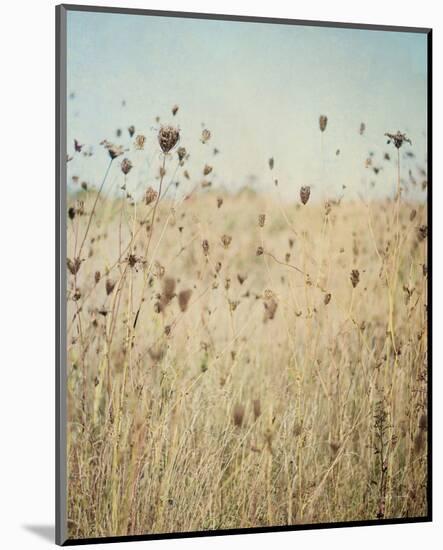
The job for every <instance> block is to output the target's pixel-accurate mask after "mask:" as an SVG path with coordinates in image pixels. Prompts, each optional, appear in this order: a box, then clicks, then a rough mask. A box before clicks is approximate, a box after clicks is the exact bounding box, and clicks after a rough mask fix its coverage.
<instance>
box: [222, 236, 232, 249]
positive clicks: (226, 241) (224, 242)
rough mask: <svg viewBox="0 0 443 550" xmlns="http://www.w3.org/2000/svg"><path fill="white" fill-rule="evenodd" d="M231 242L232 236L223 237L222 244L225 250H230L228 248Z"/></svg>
mask: <svg viewBox="0 0 443 550" xmlns="http://www.w3.org/2000/svg"><path fill="white" fill-rule="evenodd" d="M231 241H232V237H231V236H230V235H222V236H221V242H222V245H223V246H224V247H225V248H228V246H229V245H230V244H231Z"/></svg>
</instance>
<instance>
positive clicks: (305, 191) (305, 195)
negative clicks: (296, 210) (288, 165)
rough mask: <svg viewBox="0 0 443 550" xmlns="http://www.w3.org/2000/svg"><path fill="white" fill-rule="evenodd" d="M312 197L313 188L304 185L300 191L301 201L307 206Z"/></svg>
mask: <svg viewBox="0 0 443 550" xmlns="http://www.w3.org/2000/svg"><path fill="white" fill-rule="evenodd" d="M310 196H311V188H310V187H309V185H304V186H303V187H302V188H301V189H300V200H301V202H302V203H303V204H306V203H307V202H308V200H309V197H310Z"/></svg>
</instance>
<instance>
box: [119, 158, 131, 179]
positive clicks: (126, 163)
mask: <svg viewBox="0 0 443 550" xmlns="http://www.w3.org/2000/svg"><path fill="white" fill-rule="evenodd" d="M121 169H122V172H123V174H124V175H125V176H127V175H128V174H129V172H130V171H131V170H132V162H131V161H130V160H129V159H123V160H122V163H121Z"/></svg>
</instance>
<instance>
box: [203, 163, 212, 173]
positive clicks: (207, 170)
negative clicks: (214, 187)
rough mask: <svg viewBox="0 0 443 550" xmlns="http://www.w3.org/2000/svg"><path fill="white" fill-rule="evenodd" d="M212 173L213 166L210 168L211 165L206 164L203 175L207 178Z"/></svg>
mask: <svg viewBox="0 0 443 550" xmlns="http://www.w3.org/2000/svg"><path fill="white" fill-rule="evenodd" d="M211 172H212V166H209V164H205V167H204V168H203V175H204V176H207V175H209V174H210V173H211Z"/></svg>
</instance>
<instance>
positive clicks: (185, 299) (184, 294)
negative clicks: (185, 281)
mask: <svg viewBox="0 0 443 550" xmlns="http://www.w3.org/2000/svg"><path fill="white" fill-rule="evenodd" d="M191 294H192V290H191V289H187V290H182V291H180V292H179V293H178V305H179V306H180V311H183V312H184V311H186V310H187V309H188V304H189V300H190V298H191Z"/></svg>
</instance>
